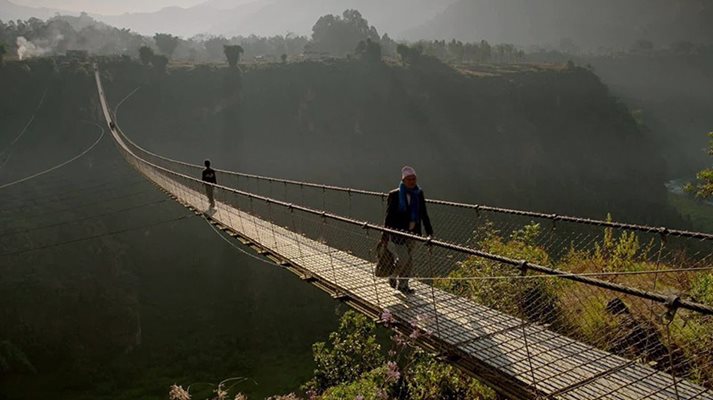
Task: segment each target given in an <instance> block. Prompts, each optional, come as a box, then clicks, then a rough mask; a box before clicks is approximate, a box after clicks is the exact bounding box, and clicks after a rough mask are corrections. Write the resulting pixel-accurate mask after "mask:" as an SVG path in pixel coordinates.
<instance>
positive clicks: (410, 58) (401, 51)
mask: <svg viewBox="0 0 713 400" xmlns="http://www.w3.org/2000/svg"><path fill="white" fill-rule="evenodd" d="M396 54H398V55H399V57H401V61H402V62H403V63H404V64H413V63H415V62H416V61H418V59H419V58H420V57H421V55H422V54H423V46H421V45H418V46H414V47H409V46H407V45H405V44H400V45H398V46H396Z"/></svg>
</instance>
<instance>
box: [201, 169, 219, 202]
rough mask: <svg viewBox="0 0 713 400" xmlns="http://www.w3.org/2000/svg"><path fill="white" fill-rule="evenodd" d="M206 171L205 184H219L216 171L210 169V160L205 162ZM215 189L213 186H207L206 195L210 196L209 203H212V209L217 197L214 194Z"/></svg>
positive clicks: (204, 173)
mask: <svg viewBox="0 0 713 400" xmlns="http://www.w3.org/2000/svg"><path fill="white" fill-rule="evenodd" d="M204 164H205V169H204V170H203V182H208V183H212V184H214V185H215V184H217V183H218V180H217V179H216V178H215V171H214V170H213V168H211V167H210V160H205V163H204ZM214 190H215V187H213V186H212V185H205V194H206V196H208V201H209V202H210V208H214V207H215V197H214V196H213V192H214Z"/></svg>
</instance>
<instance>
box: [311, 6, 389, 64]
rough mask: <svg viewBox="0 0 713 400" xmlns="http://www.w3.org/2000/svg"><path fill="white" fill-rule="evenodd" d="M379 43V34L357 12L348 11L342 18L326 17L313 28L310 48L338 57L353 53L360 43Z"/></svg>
mask: <svg viewBox="0 0 713 400" xmlns="http://www.w3.org/2000/svg"><path fill="white" fill-rule="evenodd" d="M366 39H371V40H372V41H373V42H377V43H378V42H379V40H380V36H379V32H378V31H377V30H376V28H374V27H373V26H369V22H368V21H367V20H366V19H364V17H362V15H361V13H359V11H357V10H346V11H344V13H343V14H342V16H341V17H340V16H335V15H331V14H330V15H325V16H323V17H321V18H319V20H317V23H316V24H315V25H314V27H312V42H311V46H310V48H311V49H312V50H313V51H316V52H325V53H329V54H332V55H334V56H338V57H345V56H346V55H347V54H349V53H352V52H353V51H354V48H355V47H356V46H357V45H358V44H359V42H360V41H362V40H366Z"/></svg>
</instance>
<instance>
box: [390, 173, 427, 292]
mask: <svg viewBox="0 0 713 400" xmlns="http://www.w3.org/2000/svg"><path fill="white" fill-rule="evenodd" d="M386 204H387V205H386V220H385V222H384V226H386V227H387V228H391V229H395V230H399V231H404V232H408V233H411V234H414V235H421V224H423V227H424V228H425V229H426V235H428V236H429V237H430V236H432V235H433V228H432V227H431V220H430V218H428V212H427V211H426V197H425V196H424V194H423V191H422V190H421V188H419V187H418V185H417V184H416V171H415V170H414V169H413V168H412V167H408V166H406V167H403V168H402V169H401V184H400V185H399V187H398V189H395V190H392V191H391V193H389V198H388V201H387V203H386ZM381 240H382V241H384V242H387V241H389V240H390V242H391V246H389V248H390V250H391V251H392V252H393V253H394V255H395V256H396V267H395V268H394V272H393V274H392V275H391V277H390V278H389V284H390V285H391V287H393V288H395V289H398V290H400V291H401V292H403V293H407V294H409V293H413V289H411V288H410V287H409V285H408V278H403V277H409V276H410V275H411V272H412V271H411V268H412V265H413V258H412V253H413V245H414V242H413V241H412V240H410V239H408V238H404V237H402V236H398V235H393V234H387V233H384V235H383V236H382V238H381Z"/></svg>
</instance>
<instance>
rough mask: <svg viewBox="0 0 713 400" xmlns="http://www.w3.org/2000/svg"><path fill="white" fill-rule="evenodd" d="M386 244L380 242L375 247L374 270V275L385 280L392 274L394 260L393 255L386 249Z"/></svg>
mask: <svg viewBox="0 0 713 400" xmlns="http://www.w3.org/2000/svg"><path fill="white" fill-rule="evenodd" d="M387 244H388V242H385V241H381V242H379V244H378V245H376V268H375V269H374V275H376V276H377V277H379V278H386V277H388V276H391V274H393V273H394V268H395V263H396V260H395V258H394V254H393V253H392V252H391V250H389V249H388V246H387Z"/></svg>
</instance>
